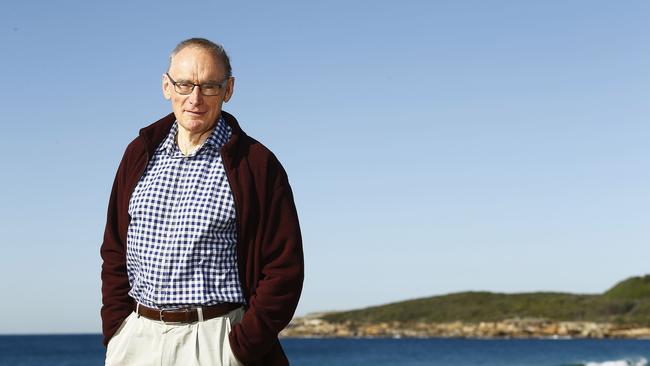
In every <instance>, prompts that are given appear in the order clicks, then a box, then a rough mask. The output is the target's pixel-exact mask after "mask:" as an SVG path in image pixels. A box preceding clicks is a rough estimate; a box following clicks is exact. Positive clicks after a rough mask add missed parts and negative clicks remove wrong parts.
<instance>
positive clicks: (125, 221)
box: [101, 38, 304, 366]
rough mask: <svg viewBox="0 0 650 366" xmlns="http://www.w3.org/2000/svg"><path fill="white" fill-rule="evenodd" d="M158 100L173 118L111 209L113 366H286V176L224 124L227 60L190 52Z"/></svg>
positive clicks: (137, 146) (229, 85)
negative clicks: (281, 333)
mask: <svg viewBox="0 0 650 366" xmlns="http://www.w3.org/2000/svg"><path fill="white" fill-rule="evenodd" d="M162 89H163V95H164V97H165V98H166V99H168V100H170V101H171V105H172V110H173V113H171V114H169V115H167V116H166V117H164V118H162V119H160V120H159V121H157V122H155V123H153V124H151V125H149V126H147V127H145V128H142V129H141V130H140V133H139V136H138V137H136V138H135V139H134V140H133V141H132V142H131V143H130V144H129V145H128V147H127V148H126V151H125V153H124V156H123V158H122V160H121V162H120V165H119V167H118V170H117V174H116V176H115V180H114V183H113V188H112V191H111V197H110V201H109V205H108V215H107V222H106V228H105V232H104V241H103V243H102V247H101V255H102V258H103V265H102V297H103V306H102V310H101V315H102V323H103V333H104V345H106V346H107V352H106V364H107V365H136V366H137V365H287V364H288V361H287V358H286V356H285V354H284V352H283V351H282V348H281V346H280V343H279V341H278V338H277V335H278V332H279V331H280V330H282V328H284V327H285V326H286V325H287V323H288V322H289V321H290V320H291V318H292V316H293V313H294V311H295V308H296V306H297V303H298V299H299V297H300V292H301V290H302V282H303V275H304V272H303V254H302V241H301V236H300V228H299V224H298V216H297V213H296V209H295V204H294V201H293V195H292V192H291V188H290V186H289V182H288V179H287V175H286V173H285V171H284V169H283V168H282V166H281V165H280V163H279V162H278V160H277V159H276V157H275V156H274V155H273V154H272V153H271V152H270V151H269V150H268V149H266V148H265V147H264V146H263V145H261V144H260V143H259V142H257V141H255V140H254V139H253V138H251V137H249V136H247V135H246V134H245V133H244V132H243V131H242V129H241V128H240V127H239V124H238V122H237V120H236V119H235V118H234V117H233V116H232V115H230V114H228V113H226V112H224V111H222V110H221V107H222V103H224V102H228V100H229V99H230V98H231V97H232V94H233V90H234V78H233V77H232V75H231V67H230V61H229V58H228V55H227V54H226V52H225V51H224V49H223V47H221V46H220V45H217V44H214V43H212V42H210V41H208V40H205V39H201V38H192V39H189V40H186V41H183V42H181V43H180V44H179V45H178V46H177V47H176V48H175V49H174V51H173V52H172V54H171V56H170V64H169V69H168V71H167V72H166V73H165V74H163V77H162Z"/></svg>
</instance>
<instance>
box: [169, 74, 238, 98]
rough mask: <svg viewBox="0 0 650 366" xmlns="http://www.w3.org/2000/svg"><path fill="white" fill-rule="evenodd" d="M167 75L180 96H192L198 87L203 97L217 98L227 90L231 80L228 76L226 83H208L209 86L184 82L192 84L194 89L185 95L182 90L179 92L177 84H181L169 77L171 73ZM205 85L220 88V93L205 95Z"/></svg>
mask: <svg viewBox="0 0 650 366" xmlns="http://www.w3.org/2000/svg"><path fill="white" fill-rule="evenodd" d="M165 75H167V77H168V78H169V81H171V82H172V85H173V86H174V91H176V93H178V94H180V95H190V94H192V93H193V92H194V88H195V87H197V86H198V87H199V91H200V92H201V95H203V96H204V97H214V96H216V95H219V94H221V91H222V90H224V89H225V88H226V84H227V83H228V80H229V79H230V77H229V76H226V78H225V79H224V81H222V82H220V83H207V84H206V83H202V84H194V83H192V82H189V81H183V83H184V84H185V83H187V84H192V89H190V92H189V93H183V92H181V91H180V90H178V86H177V84H178V83H179V82H177V81H176V80H174V79H172V77H171V76H169V72H166V73H165ZM204 85H210V86H218V87H219V92H218V93H217V94H205V93H204V92H203V86H204Z"/></svg>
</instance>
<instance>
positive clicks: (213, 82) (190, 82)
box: [176, 79, 223, 84]
mask: <svg viewBox="0 0 650 366" xmlns="http://www.w3.org/2000/svg"><path fill="white" fill-rule="evenodd" d="M176 82H177V83H188V84H194V81H192V80H188V79H177V80H176ZM221 83H223V80H206V81H203V82H201V84H221Z"/></svg>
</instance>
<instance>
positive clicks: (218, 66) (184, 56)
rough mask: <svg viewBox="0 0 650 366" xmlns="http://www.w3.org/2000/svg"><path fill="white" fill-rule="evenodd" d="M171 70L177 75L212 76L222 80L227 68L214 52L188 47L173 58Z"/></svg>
mask: <svg viewBox="0 0 650 366" xmlns="http://www.w3.org/2000/svg"><path fill="white" fill-rule="evenodd" d="M169 71H170V72H173V73H175V74H177V75H176V77H177V78H178V77H194V76H196V75H197V74H199V76H201V77H204V78H205V77H210V78H214V79H215V80H222V79H223V77H224V74H225V68H224V66H223V64H222V63H221V61H220V60H219V59H217V58H216V57H215V56H214V55H213V54H212V53H210V52H209V51H207V50H205V49H201V48H198V47H187V48H184V49H182V50H181V51H179V52H178V53H177V54H176V55H174V56H173V57H172V59H171V64H170V67H169Z"/></svg>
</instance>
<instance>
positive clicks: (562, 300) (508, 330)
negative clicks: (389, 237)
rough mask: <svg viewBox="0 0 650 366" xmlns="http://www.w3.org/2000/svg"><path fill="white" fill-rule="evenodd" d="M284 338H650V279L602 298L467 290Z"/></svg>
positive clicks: (308, 324) (300, 327)
mask: <svg viewBox="0 0 650 366" xmlns="http://www.w3.org/2000/svg"><path fill="white" fill-rule="evenodd" d="M280 335H281V336H282V337H392V338H399V337H459V338H650V275H646V276H642V277H632V278H628V279H626V280H624V281H621V282H619V283H617V284H616V285H614V286H613V287H611V288H610V289H609V290H607V291H605V292H604V293H602V294H570V293H557V292H534V293H516V294H504V293H492V292H485V291H483V292H460V293H453V294H448V295H440V296H432V297H428V298H420V299H414V300H408V301H401V302H396V303H390V304H385V305H379V306H373V307H369V308H364V309H357V310H350V311H341V312H327V313H319V314H311V315H308V316H305V317H299V318H295V319H294V320H293V321H292V322H291V323H290V324H289V326H288V327H287V328H286V329H284V330H283V331H282V333H281V334H280Z"/></svg>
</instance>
